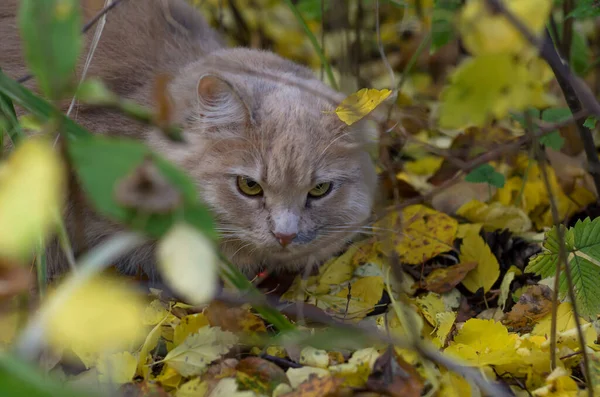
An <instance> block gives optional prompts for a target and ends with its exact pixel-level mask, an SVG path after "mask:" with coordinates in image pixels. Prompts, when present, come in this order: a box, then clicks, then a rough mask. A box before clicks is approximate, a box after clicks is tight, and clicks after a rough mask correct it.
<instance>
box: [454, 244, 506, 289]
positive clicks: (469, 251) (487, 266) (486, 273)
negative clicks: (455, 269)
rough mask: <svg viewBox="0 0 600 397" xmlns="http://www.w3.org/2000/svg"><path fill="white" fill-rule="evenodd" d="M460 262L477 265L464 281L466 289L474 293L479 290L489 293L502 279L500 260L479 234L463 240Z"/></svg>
mask: <svg viewBox="0 0 600 397" xmlns="http://www.w3.org/2000/svg"><path fill="white" fill-rule="evenodd" d="M460 261H461V262H463V263H467V262H475V263H477V266H476V267H475V268H474V269H473V270H471V271H470V272H469V273H468V274H467V275H466V276H465V278H464V279H463V280H462V284H463V285H464V286H465V288H467V289H468V290H469V291H471V292H473V293H475V292H476V291H477V290H478V289H479V288H483V291H484V292H488V291H489V290H490V288H492V285H494V283H495V282H496V280H498V277H500V265H499V264H498V260H497V259H496V257H495V256H494V254H492V251H491V250H490V247H489V246H488V245H487V244H486V243H485V241H483V238H481V236H480V235H479V234H475V233H470V234H467V236H466V237H465V238H464V239H463V241H462V244H461V247H460Z"/></svg>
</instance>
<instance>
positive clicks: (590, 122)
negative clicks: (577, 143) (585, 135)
mask: <svg viewBox="0 0 600 397" xmlns="http://www.w3.org/2000/svg"><path fill="white" fill-rule="evenodd" d="M597 122H598V119H597V118H595V117H594V116H590V117H588V118H587V119H585V122H584V123H583V126H584V127H587V128H589V129H590V130H593V129H594V128H596V123H597Z"/></svg>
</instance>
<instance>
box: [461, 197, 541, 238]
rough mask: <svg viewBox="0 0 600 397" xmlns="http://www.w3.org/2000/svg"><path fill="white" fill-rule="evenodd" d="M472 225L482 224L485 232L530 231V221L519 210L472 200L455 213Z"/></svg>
mask: <svg viewBox="0 0 600 397" xmlns="http://www.w3.org/2000/svg"><path fill="white" fill-rule="evenodd" d="M456 214H457V215H459V216H462V217H464V218H466V219H468V220H469V222H472V223H482V224H483V227H484V228H485V229H487V230H492V231H493V230H496V229H508V230H510V231H511V232H513V233H523V232H526V231H529V230H530V229H531V220H530V219H529V217H527V215H526V214H525V213H524V212H523V211H522V210H521V209H519V208H516V207H506V206H504V205H502V204H500V203H498V202H494V203H492V204H485V203H482V202H480V201H477V200H472V201H470V202H468V203H466V204H464V205H463V206H462V207H460V208H459V209H458V211H456Z"/></svg>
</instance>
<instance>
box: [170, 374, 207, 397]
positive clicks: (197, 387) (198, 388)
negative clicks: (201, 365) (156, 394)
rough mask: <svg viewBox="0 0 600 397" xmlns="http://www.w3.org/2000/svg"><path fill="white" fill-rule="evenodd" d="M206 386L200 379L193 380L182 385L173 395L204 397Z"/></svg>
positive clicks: (177, 396)
mask: <svg viewBox="0 0 600 397" xmlns="http://www.w3.org/2000/svg"><path fill="white" fill-rule="evenodd" d="M207 391H208V385H207V384H206V382H204V381H202V379H200V378H194V379H192V380H190V381H189V382H186V383H184V384H183V385H181V387H180V388H179V389H178V390H177V392H176V393H175V397H204V395H205V394H206V392H207Z"/></svg>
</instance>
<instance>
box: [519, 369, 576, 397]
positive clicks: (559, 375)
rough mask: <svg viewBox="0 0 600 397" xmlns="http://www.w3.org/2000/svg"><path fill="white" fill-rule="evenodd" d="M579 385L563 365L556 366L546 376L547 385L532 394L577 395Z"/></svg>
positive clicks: (573, 396)
mask: <svg viewBox="0 0 600 397" xmlns="http://www.w3.org/2000/svg"><path fill="white" fill-rule="evenodd" d="M578 393H579V387H577V383H576V382H575V381H574V380H573V379H571V377H570V376H569V373H568V372H567V371H566V370H565V369H564V368H563V367H556V368H555V369H554V371H552V373H550V375H548V377H547V378H546V385H545V386H543V387H540V388H539V389H536V390H534V391H533V392H532V393H531V394H532V395H534V396H544V397H577V395H578Z"/></svg>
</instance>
